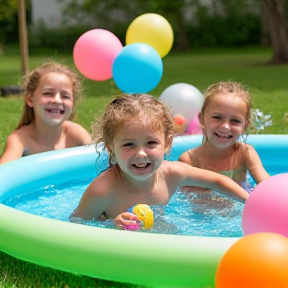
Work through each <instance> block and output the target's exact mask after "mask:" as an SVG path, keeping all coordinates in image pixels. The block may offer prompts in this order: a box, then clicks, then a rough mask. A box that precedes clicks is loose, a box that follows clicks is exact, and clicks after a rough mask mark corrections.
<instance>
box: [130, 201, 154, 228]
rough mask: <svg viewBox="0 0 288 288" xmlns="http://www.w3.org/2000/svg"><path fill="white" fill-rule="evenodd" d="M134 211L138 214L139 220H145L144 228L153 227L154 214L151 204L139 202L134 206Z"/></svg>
mask: <svg viewBox="0 0 288 288" xmlns="http://www.w3.org/2000/svg"><path fill="white" fill-rule="evenodd" d="M132 213H134V214H135V215H137V217H138V218H139V220H141V221H142V222H143V228H144V229H151V228H153V225H154V215H153V211H152V209H151V208H150V206H149V205H146V204H138V205H135V206H133V208H132Z"/></svg>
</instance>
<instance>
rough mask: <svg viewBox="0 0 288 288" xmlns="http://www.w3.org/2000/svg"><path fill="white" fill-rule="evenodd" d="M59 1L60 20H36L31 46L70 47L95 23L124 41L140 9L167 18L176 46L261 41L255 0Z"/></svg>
mask: <svg viewBox="0 0 288 288" xmlns="http://www.w3.org/2000/svg"><path fill="white" fill-rule="evenodd" d="M57 1H58V2H59V3H60V4H61V7H62V13H63V17H62V23H61V25H60V26H59V27H57V28H48V27H46V26H45V24H44V23H41V22H39V23H38V24H37V25H34V27H31V30H30V31H29V43H30V47H31V48H40V47H41V46H42V47H51V48H53V49H56V50H58V51H66V52H70V51H71V49H72V47H73V46H74V44H75V41H76V40H77V39H78V37H79V36H80V35H81V34H83V33H84V32H86V31H87V30H90V29H94V28H102V29H106V30H109V31H111V32H112V33H114V34H115V35H116V36H117V37H118V38H119V39H120V41H121V42H122V44H123V45H125V37H126V31H127V28H128V27H129V24H130V23H131V22H132V21H133V20H134V19H135V18H136V17H138V16H139V15H142V14H144V13H158V14H160V15H162V16H163V17H165V18H166V19H167V20H168V21H169V22H170V24H171V26H172V28H173V30H174V35H175V43H174V50H175V49H176V50H187V49H189V47H190V48H191V47H193V48H195V47H238V46H239V45H241V46H244V45H255V44H260V43H261V36H262V32H261V17H260V11H259V7H258V6H256V5H252V4H253V3H254V0H250V1H249V0H230V1H224V0H221V1H220V0H211V1H209V3H210V5H207V4H205V3H204V4H203V1H199V0H186V1H184V0H179V1H164V0H157V1H147V0H134V1H133V2H132V1H121V2H120V1H117V0H109V1H102V0H94V1H92V0H84V1H77V0H65V1H64V0H57ZM30 47H29V49H30V51H32V50H31V48H30ZM32 52H33V51H32Z"/></svg>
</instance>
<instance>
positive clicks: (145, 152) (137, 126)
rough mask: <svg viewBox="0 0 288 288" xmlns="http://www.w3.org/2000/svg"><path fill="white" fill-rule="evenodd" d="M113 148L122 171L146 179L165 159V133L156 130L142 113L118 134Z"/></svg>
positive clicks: (133, 176)
mask: <svg viewBox="0 0 288 288" xmlns="http://www.w3.org/2000/svg"><path fill="white" fill-rule="evenodd" d="M111 148H112V150H113V151H114V153H115V156H116V159H117V163H118V165H119V167H120V168H121V169H122V171H124V172H125V173H127V174H128V175H129V176H130V177H132V178H135V179H139V180H144V179H146V178H148V177H149V176H150V175H151V174H153V173H154V172H155V171H156V170H157V169H158V168H159V167H160V165H161V163H162V161H163V157H164V150H165V140H164V133H160V132H156V131H154V130H153V129H152V123H151V121H150V119H149V118H148V117H147V116H145V115H142V116H141V117H138V118H137V119H135V120H133V121H131V122H129V123H128V124H127V125H125V126H124V127H123V128H122V129H121V130H120V131H119V132H118V133H117V134H116V136H115V138H114V140H113V143H112V145H111Z"/></svg>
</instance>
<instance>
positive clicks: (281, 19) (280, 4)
mask: <svg viewBox="0 0 288 288" xmlns="http://www.w3.org/2000/svg"><path fill="white" fill-rule="evenodd" d="M260 1H261V0H260ZM261 3H262V13H263V16H264V17H263V18H264V19H265V21H266V25H267V29H268V33H269V37H270V41H271V44H272V47H273V57H272V59H271V60H270V63H271V64H284V63H288V32H287V30H288V29H287V23H286V18H285V11H284V1H283V0H262V1H261Z"/></svg>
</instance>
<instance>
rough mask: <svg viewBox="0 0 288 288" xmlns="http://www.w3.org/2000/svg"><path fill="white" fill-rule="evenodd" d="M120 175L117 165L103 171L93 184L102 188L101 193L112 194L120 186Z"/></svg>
mask: <svg viewBox="0 0 288 288" xmlns="http://www.w3.org/2000/svg"><path fill="white" fill-rule="evenodd" d="M119 182H120V181H119V177H118V173H117V169H116V167H115V166H113V167H111V168H109V169H107V170H104V171H103V172H101V173H100V174H99V175H98V176H97V177H96V178H95V179H94V180H93V181H92V183H91V185H92V186H94V187H95V188H97V191H98V190H101V194H105V195H107V194H110V193H111V192H112V191H114V190H115V189H116V188H117V187H119Z"/></svg>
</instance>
